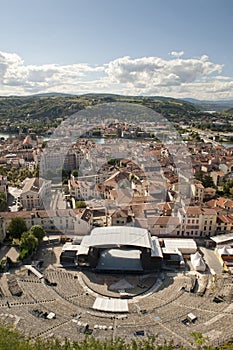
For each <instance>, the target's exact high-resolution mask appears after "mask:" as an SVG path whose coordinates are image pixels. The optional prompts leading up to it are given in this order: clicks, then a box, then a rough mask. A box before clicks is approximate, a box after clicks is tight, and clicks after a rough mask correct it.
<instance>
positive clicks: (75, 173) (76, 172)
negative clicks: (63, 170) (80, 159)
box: [71, 169, 78, 177]
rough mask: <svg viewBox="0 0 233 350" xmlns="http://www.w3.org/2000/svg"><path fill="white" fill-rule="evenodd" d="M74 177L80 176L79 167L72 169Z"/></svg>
mask: <svg viewBox="0 0 233 350" xmlns="http://www.w3.org/2000/svg"><path fill="white" fill-rule="evenodd" d="M71 174H72V175H73V176H74V177H78V169H74V170H72V173H71Z"/></svg>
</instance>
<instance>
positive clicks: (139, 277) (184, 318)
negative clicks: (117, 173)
mask: <svg viewBox="0 0 233 350" xmlns="http://www.w3.org/2000/svg"><path fill="white" fill-rule="evenodd" d="M192 254H196V257H195V256H194V260H192V261H193V264H194V262H195V261H197V260H198V259H199V260H198V262H199V266H201V264H200V259H201V258H200V256H199V255H198V254H197V247H196V246H195V244H194V243H193V242H192V240H183V242H182V241H181V240H180V246H179V247H177V245H176V246H174V242H173V241H172V240H170V241H169V240H167V241H166V240H164V242H161V241H160V240H159V239H158V238H157V237H155V236H151V235H150V233H149V232H148V231H147V230H145V229H141V228H136V227H121V226H119V227H114V226H113V227H103V228H99V227H97V228H95V229H93V230H92V232H91V234H90V235H89V236H85V237H84V238H83V239H82V240H81V241H79V242H77V241H75V239H74V240H73V241H72V242H68V243H65V244H61V243H60V242H59V240H55V238H54V239H53V238H51V239H50V240H49V241H48V242H46V243H45V244H44V245H43V247H41V249H40V251H38V255H37V257H36V260H35V261H34V262H33V263H32V264H29V265H22V266H21V268H20V269H17V270H16V271H15V273H10V274H3V275H2V276H1V291H0V292H1V297H0V305H1V311H0V319H1V321H5V322H7V323H11V324H14V325H15V326H16V327H17V328H18V329H19V330H21V331H23V332H24V333H25V334H27V335H29V337H31V338H34V337H35V336H38V337H41V338H49V337H52V336H54V337H58V338H62V339H64V338H65V337H67V338H68V339H70V340H81V339H84V338H85V337H86V336H89V335H91V336H93V337H95V338H111V339H116V338H117V337H122V338H124V339H126V341H127V340H130V339H132V338H134V337H143V336H144V337H147V336H152V335H153V336H155V337H156V341H157V342H158V343H161V344H163V343H164V340H166V341H168V340H171V339H173V341H174V346H175V345H178V344H183V345H184V346H186V347H187V348H191V347H192V341H193V338H192V336H191V333H192V332H201V333H202V334H203V336H205V337H208V342H209V343H210V344H213V345H219V344H221V343H222V342H224V341H225V342H226V340H230V339H231V337H232V323H233V312H232V310H233V304H232V276H231V275H229V274H214V273H212V271H210V269H209V268H208V266H207V267H206V270H205V271H204V269H203V270H202V271H201V269H199V271H198V270H197V269H194V268H193V265H192V263H191V260H190V256H191V255H192ZM195 259H196V260H195ZM202 266H203V265H202Z"/></svg>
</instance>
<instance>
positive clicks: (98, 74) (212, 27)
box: [0, 0, 233, 99]
mask: <svg viewBox="0 0 233 350" xmlns="http://www.w3.org/2000/svg"><path fill="white" fill-rule="evenodd" d="M0 8H1V20H0V44H1V45H0V94H2V95H9V94H20V95H21V94H30V93H38V92H51V91H54V92H55V91H58V92H70V93H78V94H80V93H86V92H113V93H114V92H116V93H125V94H142V95H165V96H174V97H196V98H200V99H215V98H216V99H220V98H233V78H232V77H233V64H232V63H233V45H232V34H233V21H232V13H233V1H232V0H222V1H220V0H219V1H217V0H195V1H194V0H144V1H141V0H124V1H123V0H117V1H116V0H114V1H112V0H108V1H107V0H83V1H80V0H66V1H65V0H57V1H55V0H40V1H36V0H20V1H19V0H7V1H6V0H4V1H3V0H0ZM172 52H173V54H171V53H172Z"/></svg>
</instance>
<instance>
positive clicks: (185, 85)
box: [0, 51, 233, 99]
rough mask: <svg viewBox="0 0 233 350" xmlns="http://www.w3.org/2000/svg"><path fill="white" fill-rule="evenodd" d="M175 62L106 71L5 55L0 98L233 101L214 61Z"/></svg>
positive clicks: (127, 64)
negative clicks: (60, 95) (105, 95)
mask: <svg viewBox="0 0 233 350" xmlns="http://www.w3.org/2000/svg"><path fill="white" fill-rule="evenodd" d="M170 55H171V56H172V57H171V58H170V59H162V58H160V57H141V58H131V57H129V56H125V57H120V58H117V59H115V60H112V61H110V62H107V63H106V64H104V65H103V66H91V65H89V64H87V63H82V64H80V63H77V64H70V65H57V64H47V65H45V64H44V65H26V64H25V63H24V60H23V59H22V58H21V57H20V56H19V55H17V54H15V53H6V52H0V95H10V94H19V95H23V94H30V93H36V92H66V93H77V94H82V93H87V92H109V93H111V92H112V93H120V94H130V95H133V94H135V95H164V96H173V97H195V98H199V99H219V98H233V89H232V87H233V78H232V77H227V76H224V75H223V74H222V69H223V66H222V65H220V64H217V63H214V62H212V61H211V60H210V59H209V57H208V56H206V55H203V56H201V57H195V58H181V56H182V55H183V52H182V51H181V52H176V51H172V52H171V53H170Z"/></svg>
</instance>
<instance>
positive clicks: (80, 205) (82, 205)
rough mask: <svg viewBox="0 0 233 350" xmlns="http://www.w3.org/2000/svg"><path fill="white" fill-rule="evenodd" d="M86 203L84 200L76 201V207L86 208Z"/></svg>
mask: <svg viewBox="0 0 233 350" xmlns="http://www.w3.org/2000/svg"><path fill="white" fill-rule="evenodd" d="M86 206H87V205H86V203H85V202H84V201H77V202H75V207H76V209H79V208H86Z"/></svg>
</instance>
